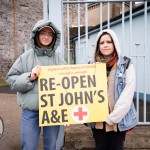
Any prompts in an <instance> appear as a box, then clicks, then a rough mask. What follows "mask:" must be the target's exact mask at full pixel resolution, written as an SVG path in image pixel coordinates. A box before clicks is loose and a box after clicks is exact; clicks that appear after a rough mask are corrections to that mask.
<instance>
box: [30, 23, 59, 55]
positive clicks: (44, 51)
mask: <svg viewBox="0 0 150 150" xmlns="http://www.w3.org/2000/svg"><path fill="white" fill-rule="evenodd" d="M45 27H49V28H50V29H51V30H52V31H53V32H54V37H53V41H52V43H51V44H50V46H49V47H48V48H42V47H41V46H40V42H39V39H38V36H39V31H41V30H42V29H43V28H45ZM30 42H31V45H32V48H33V49H34V50H35V52H36V53H37V55H47V56H51V55H52V54H53V53H54V52H55V50H56V49H57V47H58V46H59V44H60V31H59V30H58V29H57V27H56V26H55V25H54V24H53V23H52V22H51V21H49V20H40V21H38V22H37V23H36V24H35V26H34V28H33V30H32V32H31V35H30Z"/></svg>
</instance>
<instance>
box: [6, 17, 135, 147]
mask: <svg viewBox="0 0 150 150" xmlns="http://www.w3.org/2000/svg"><path fill="white" fill-rule="evenodd" d="M30 40H31V45H32V48H31V49H30V50H28V51H26V52H25V53H24V54H22V55H21V56H20V57H19V58H18V59H17V60H16V61H15V63H14V64H13V66H12V67H11V69H10V70H9V72H8V74H7V83H9V84H10V86H11V89H12V90H14V91H17V96H18V104H19V105H20V106H21V107H22V149H23V150H36V149H38V143H39V136H40V131H41V128H40V127H39V111H38V108H39V107H38V81H37V78H38V76H39V74H40V66H50V65H64V64H66V63H65V61H64V60H63V59H62V58H61V56H60V55H59V54H57V53H55V51H56V49H57V47H58V44H59V42H60V32H59V31H58V29H57V28H56V26H55V25H54V24H53V23H52V22H50V21H44V20H41V21H39V22H38V23H37V24H36V25H35V27H34V28H33V30H32V32H31V39H30ZM94 59H95V62H97V61H99V60H100V61H101V60H105V62H106V70H107V79H108V102H109V103H108V105H109V113H110V114H109V116H108V118H107V120H106V122H96V123H88V124H87V125H88V126H89V127H91V129H92V132H93V137H94V139H95V143H96V150H123V149H124V141H125V136H126V132H127V131H129V130H131V129H133V128H134V126H135V125H136V124H137V122H138V121H137V116H136V111H135V108H134V104H133V102H132V99H133V94H134V88H135V72H134V67H133V64H132V63H130V64H129V66H128V68H127V69H125V67H124V65H125V60H124V58H123V57H122V56H121V55H120V46H119V41H118V38H117V36H116V34H115V33H114V32H113V31H112V30H109V29H107V30H103V31H101V32H100V33H99V34H98V38H97V41H96V49H95V56H94ZM59 128H60V126H46V127H43V144H44V150H55V149H56V140H57V138H58V132H59Z"/></svg>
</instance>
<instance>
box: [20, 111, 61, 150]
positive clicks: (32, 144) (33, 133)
mask: <svg viewBox="0 0 150 150" xmlns="http://www.w3.org/2000/svg"><path fill="white" fill-rule="evenodd" d="M59 127H60V126H44V127H43V147H44V150H56V141H57V137H58V132H59ZM40 131H41V127H39V112H38V111H30V110H25V109H23V110H22V133H21V134H22V135H21V142H22V150H38V144H39V137H40Z"/></svg>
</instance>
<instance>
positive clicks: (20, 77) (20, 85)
mask: <svg viewBox="0 0 150 150" xmlns="http://www.w3.org/2000/svg"><path fill="white" fill-rule="evenodd" d="M43 26H50V27H52V28H53V29H54V31H55V32H56V40H55V44H54V45H53V47H51V48H39V47H38V46H37V45H36V44H35V40H34V39H35V35H36V34H37V32H38V30H39V29H40V28H41V27H43ZM30 40H31V45H32V48H31V49H30V50H28V51H26V52H25V53H23V54H22V55H21V56H20V57H19V58H18V59H17V60H16V61H15V63H14V64H13V66H12V67H11V68H10V70H9V72H8V74H7V77H6V82H7V83H8V84H9V85H10V86H11V90H14V91H17V99H18V104H19V105H20V106H21V107H22V108H23V109H28V110H38V109H39V100H38V79H36V80H34V81H33V82H31V81H30V80H29V77H30V74H31V71H32V69H33V68H34V67H35V66H36V65H40V66H50V65H64V64H66V63H65V61H64V60H63V59H62V58H61V56H60V55H59V54H57V53H55V50H56V49H57V47H58V45H59V43H60V32H59V30H58V29H57V28H56V27H55V25H54V24H53V23H52V22H50V21H45V20H40V21H39V22H37V24H35V26H34V28H33V30H32V32H31V37H30Z"/></svg>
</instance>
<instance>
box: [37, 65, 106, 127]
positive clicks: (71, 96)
mask: <svg viewBox="0 0 150 150" xmlns="http://www.w3.org/2000/svg"><path fill="white" fill-rule="evenodd" d="M38 83H39V125H40V126H50V125H63V124H80V123H87V122H99V121H106V117H107V116H108V98H107V77H106V64H105V63H100V64H85V65H62V66H43V67H41V73H40V76H39V79H38Z"/></svg>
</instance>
